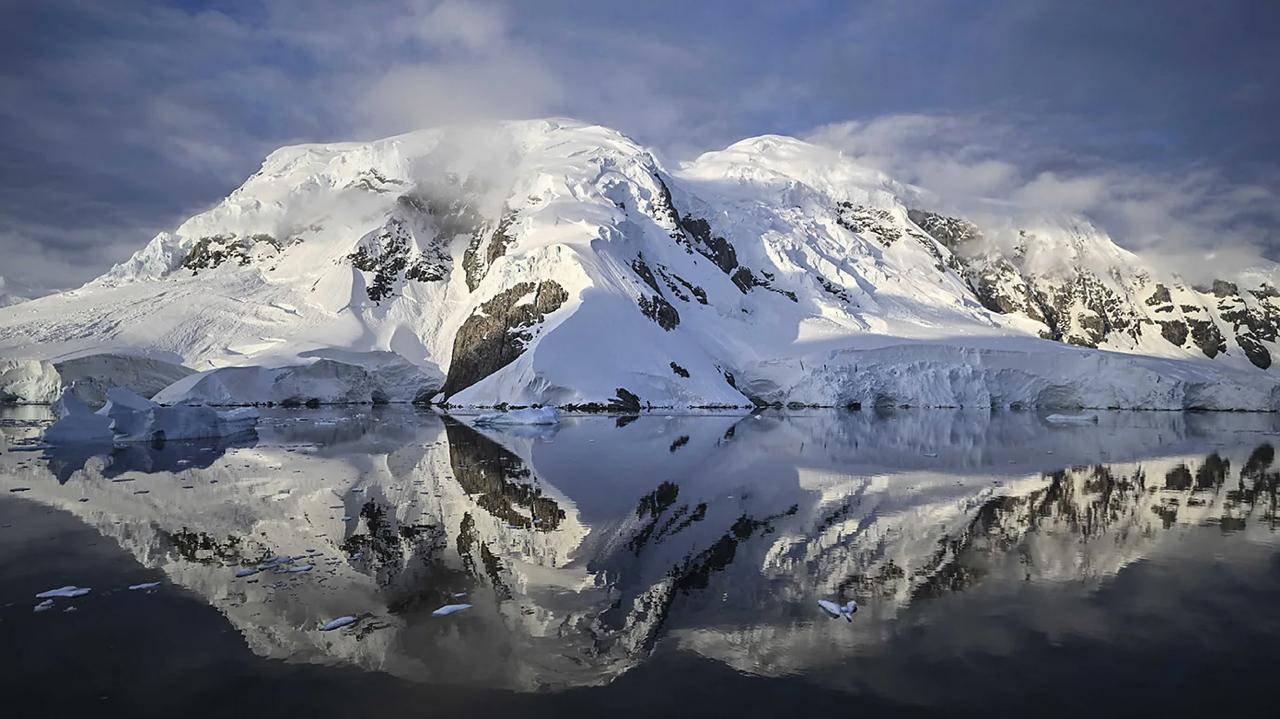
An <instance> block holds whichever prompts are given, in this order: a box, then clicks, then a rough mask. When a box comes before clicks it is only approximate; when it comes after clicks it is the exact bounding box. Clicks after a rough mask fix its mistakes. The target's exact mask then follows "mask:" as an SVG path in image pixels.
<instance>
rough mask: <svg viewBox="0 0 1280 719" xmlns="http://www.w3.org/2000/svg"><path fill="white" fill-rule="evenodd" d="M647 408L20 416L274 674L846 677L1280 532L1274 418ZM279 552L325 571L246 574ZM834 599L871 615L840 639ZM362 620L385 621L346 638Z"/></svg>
mask: <svg viewBox="0 0 1280 719" xmlns="http://www.w3.org/2000/svg"><path fill="white" fill-rule="evenodd" d="M624 419H625V421H622V420H621V419H618V418H612V417H587V418H574V419H570V420H568V421H566V422H565V423H564V424H563V425H562V426H560V427H559V428H558V429H556V430H555V431H554V432H541V431H540V432H533V433H529V432H523V431H519V430H507V431H493V430H477V429H476V428H474V427H472V426H471V425H470V424H469V421H468V419H467V418H451V417H440V416H437V415H435V414H431V413H425V412H414V411H407V410H397V409H394V408H385V409H379V410H377V411H364V412H352V413H337V412H335V413H300V412H289V411H280V412H276V413H273V414H269V415H268V416H267V418H266V420H265V421H264V423H263V425H262V426H261V427H260V428H259V436H258V437H257V438H256V439H250V440H242V441H241V442H239V443H237V442H224V443H219V444H215V445H203V446H201V445H180V444H179V443H170V444H169V445H166V446H164V447H151V446H149V445H139V446H136V447H129V448H125V449H118V448H117V449H111V448H97V449H90V450H86V451H84V452H81V453H80V454H76V455H75V456H68V455H67V454H66V453H63V452H58V453H54V454H46V455H45V456H44V457H43V458H41V457H40V455H38V454H37V453H35V452H31V451H27V449H28V447H24V446H23V443H24V442H26V441H29V440H30V439H31V438H32V437H33V436H34V434H35V432H36V431H37V430H34V429H32V427H31V426H29V425H27V424H11V425H9V426H6V427H4V431H5V433H6V435H7V436H8V439H9V442H10V451H6V452H5V453H4V454H3V455H0V475H2V476H3V478H2V479H0V482H3V484H4V486H5V487H6V488H7V489H10V490H13V489H22V490H24V491H23V492H22V493H21V495H20V496H21V497H22V498H24V499H26V500H30V501H34V502H40V503H43V504H47V505H50V506H55V507H59V508H62V509H65V510H67V511H69V512H71V513H73V514H75V515H76V516H78V517H79V518H80V519H82V520H83V521H84V522H86V523H87V524H89V525H90V526H92V527H94V528H95V529H96V530H97V531H99V532H100V533H102V534H103V535H104V536H108V537H111V538H113V539H115V540H116V541H117V542H118V543H119V544H120V545H121V546H122V547H123V548H125V549H126V550H128V551H129V552H130V553H132V554H133V556H134V557H135V558H136V559H137V560H138V562H140V563H141V564H143V565H146V566H148V567H153V568H158V569H160V570H162V571H163V572H164V573H165V574H166V575H167V576H168V578H169V579H170V581H172V582H173V583H175V584H178V585H180V586H182V587H185V588H187V589H189V590H191V591H192V592H194V593H195V594H197V595H198V596H201V597H203V598H204V599H205V600H206V601H208V602H209V603H210V604H212V605H214V606H215V607H217V608H218V609H219V610H220V611H221V612H222V613H223V614H224V615H225V616H226V617H227V619H228V620H229V621H230V622H231V624H232V625H233V626H234V627H235V628H236V630H237V631H239V632H240V633H241V634H242V635H243V636H244V638H245V640H246V641H247V642H248V644H249V645H250V647H251V648H252V649H253V650H254V651H255V652H256V653H258V654H259V655H261V656H266V657H274V658H282V659H290V660H294V661H312V662H325V663H334V662H337V663H349V664H354V665H356V666H359V667H363V668H367V669H370V670H376V671H381V672H388V673H391V674H395V675H398V676H402V677H406V678H411V679H416V680H431V681H446V682H465V683H478V684H483V685H486V686H502V687H511V688H517V689H524V690H530V689H554V688H561V687H569V686H577V685H587V684H598V683H602V682H606V681H608V680H610V679H612V678H614V677H616V676H618V675H620V674H621V673H624V672H626V671H627V670H629V669H631V668H633V667H635V666H637V665H638V664H639V663H641V662H644V661H645V659H646V658H647V657H648V656H649V655H650V654H651V652H653V651H654V648H655V647H656V646H657V645H658V644H659V643H660V642H663V641H668V642H672V643H676V644H678V645H679V646H681V647H682V648H686V649H688V650H691V651H695V652H698V653H700V654H702V655H704V656H706V657H710V658H713V659H715V660H717V661H719V662H723V663H725V664H727V665H729V666H732V667H734V668H736V669H739V670H742V671H746V672H751V673H754V674H765V675H784V674H813V675H821V674H822V670H823V668H824V667H830V666H836V665H838V664H839V663H840V662H841V661H842V660H843V659H846V658H848V657H851V656H855V655H860V654H865V653H867V652H874V651H876V647H878V646H881V645H883V644H884V643H885V642H886V641H887V640H888V638H889V637H890V636H891V635H892V634H893V632H894V631H895V626H896V623H897V622H899V621H901V620H900V617H901V616H902V615H903V614H904V613H905V612H910V611H919V608H921V607H927V606H928V605H929V604H930V603H933V602H938V601H940V600H945V599H946V598H948V597H951V596H955V595H957V593H966V592H971V591H975V590H982V591H992V590H995V589H998V588H1002V587H1015V586H1020V585H1026V584H1030V585H1035V586H1054V585H1056V584H1062V583H1070V584H1072V585H1081V584H1083V585H1086V586H1097V585H1099V584H1101V583H1103V582H1106V581H1107V580H1108V579H1109V578H1111V577H1114V576H1115V575H1116V574H1117V573H1118V572H1119V571H1120V570H1121V569H1123V568H1124V567H1126V566H1128V565H1130V564H1132V563H1133V562H1135V561H1138V560H1141V559H1143V558H1144V557H1148V556H1150V555H1152V554H1153V553H1155V552H1158V551H1160V548H1161V547H1162V546H1163V544H1164V543H1165V542H1166V541H1167V539H1168V538H1169V537H1171V536H1176V535H1177V534H1178V533H1179V532H1180V531H1181V530H1183V529H1185V528H1189V527H1202V526H1206V525H1208V526H1213V527H1215V528H1217V529H1218V530H1220V531H1222V532H1225V533H1230V534H1231V535H1232V536H1236V537H1240V538H1243V539H1246V540H1248V541H1254V542H1271V541H1273V539H1272V538H1273V536H1274V532H1275V529H1276V526H1277V513H1276V493H1277V485H1278V484H1280V467H1277V466H1275V451H1274V445H1273V441H1275V437H1274V435H1275V434H1276V432H1277V426H1276V419H1275V418H1273V417H1270V416H1256V415H1195V414H1174V413H1145V414H1143V413H1130V414H1124V413H1114V414H1104V415H1102V416H1101V418H1100V422H1099V423H1098V424H1096V425H1072V426H1065V427H1064V426H1054V425H1050V424H1046V423H1045V422H1044V421H1043V420H1042V419H1041V418H1040V417H1038V416H1036V415H1035V414H1032V413H998V414H991V413H970V412H903V413H892V414H882V415H873V414H869V413H868V414H864V413H846V412H812V413H807V414H806V413H800V414H773V413H765V414H759V415H751V416H746V417H742V416H700V417H663V416H653V415H647V416H641V417H629V418H624ZM122 480H124V481H122ZM280 555H287V556H290V557H296V558H298V559H297V561H298V563H302V562H305V566H309V567H310V569H307V570H305V571H298V572H290V571H287V569H288V567H284V566H278V567H274V568H269V569H267V570H266V571H263V572H260V573H259V574H256V575H253V576H245V577H236V572H237V570H239V569H241V568H244V567H253V566H258V565H259V564H260V563H262V562H264V561H266V560H268V559H269V558H271V557H276V556H280ZM298 563H295V564H294V565H291V567H297V566H300V564H298ZM819 598H823V599H831V600H834V601H838V602H843V601H845V600H848V599H856V600H857V601H858V602H859V604H860V605H861V606H862V611H860V612H859V614H858V615H857V617H856V620H855V621H854V622H853V623H851V624H846V623H844V622H838V623H832V622H830V621H829V620H827V618H826V617H825V615H823V614H822V613H821V612H820V611H819V610H818V609H817V607H816V605H815V602H816V600H817V599H819ZM460 601H465V602H468V603H470V604H472V608H471V609H469V610H467V611H465V612H462V613H459V614H455V615H452V616H450V617H447V618H441V617H434V616H432V615H431V612H432V611H433V610H435V609H436V608H438V607H440V606H442V605H445V604H450V603H456V602H460ZM343 615H355V616H358V617H359V618H360V621H358V622H357V623H356V624H354V625H352V626H351V627H350V628H348V629H345V630H341V631H336V632H327V633H322V632H319V631H318V628H319V626H320V625H321V624H323V623H324V622H325V621H328V620H329V619H332V618H334V617H338V616H343ZM827 681H830V682H832V683H836V684H838V683H839V682H841V681H843V679H841V678H840V677H838V676H833V677H831V678H830V679H828V680H827Z"/></svg>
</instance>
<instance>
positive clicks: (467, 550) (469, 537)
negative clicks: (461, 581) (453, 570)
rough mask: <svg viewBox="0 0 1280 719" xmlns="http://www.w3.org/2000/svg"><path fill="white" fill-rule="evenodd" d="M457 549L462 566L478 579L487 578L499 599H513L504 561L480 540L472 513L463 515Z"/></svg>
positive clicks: (459, 527)
mask: <svg viewBox="0 0 1280 719" xmlns="http://www.w3.org/2000/svg"><path fill="white" fill-rule="evenodd" d="M457 547H458V556H460V557H461V558H462V564H463V566H464V567H466V569H467V571H468V572H470V573H471V574H472V575H474V576H476V577H480V576H483V577H485V578H487V579H488V580H489V584H490V586H492V587H493V591H494V594H496V595H498V598H499V599H503V600H505V599H510V598H511V596H512V594H511V587H510V585H509V584H508V583H507V580H506V579H505V578H504V576H503V575H504V573H505V571H506V568H505V567H504V566H503V564H502V560H501V559H500V558H499V557H498V556H497V555H496V554H494V553H493V552H492V551H491V550H490V549H489V545H487V544H485V543H484V541H483V540H481V539H480V536H479V533H477V532H476V520H475V517H472V516H471V513H470V512H467V513H465V514H463V515H462V522H461V523H460V524H459V526H458V538H457ZM477 547H479V554H480V562H479V564H478V565H477V563H476V557H475V555H476V548H477ZM482 572H483V574H482Z"/></svg>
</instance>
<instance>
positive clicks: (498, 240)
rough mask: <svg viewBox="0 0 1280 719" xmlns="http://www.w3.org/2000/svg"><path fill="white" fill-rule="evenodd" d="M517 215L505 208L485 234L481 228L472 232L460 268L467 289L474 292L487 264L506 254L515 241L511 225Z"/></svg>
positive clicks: (487, 266)
mask: <svg viewBox="0 0 1280 719" xmlns="http://www.w3.org/2000/svg"><path fill="white" fill-rule="evenodd" d="M518 217H519V215H518V214H517V213H516V212H515V210H507V211H506V212H504V213H503V214H502V218H501V219H500V220H498V224H497V225H496V226H495V227H494V228H493V231H492V232H490V233H488V235H487V236H486V233H485V232H484V229H483V228H481V229H478V230H476V231H475V232H474V233H473V234H472V236H471V244H469V245H467V249H466V252H464V253H463V255H462V269H463V271H464V272H466V273H467V289H469V290H471V291H472V292H474V291H475V289H476V288H477V287H479V286H480V281H481V280H483V279H484V276H485V274H486V273H488V271H489V266H490V265H492V264H493V262H494V261H495V260H497V259H498V258H499V257H502V256H503V255H504V254H506V252H507V248H508V247H510V246H511V244H512V243H513V242H515V240H516V238H515V231H514V229H513V225H515V222H516V219H517V218H518Z"/></svg>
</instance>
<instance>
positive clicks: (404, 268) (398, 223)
mask: <svg viewBox="0 0 1280 719" xmlns="http://www.w3.org/2000/svg"><path fill="white" fill-rule="evenodd" d="M347 260H349V261H350V262H351V265H352V266H353V267H355V268H356V269H358V270H360V271H361V272H371V273H373V282H371V283H369V284H368V285H367V286H366V287H365V293H366V294H368V296H369V299H370V300H373V301H374V302H381V301H382V300H384V299H386V298H387V297H389V296H391V295H392V294H393V293H394V292H395V288H396V286H397V285H398V284H399V282H400V281H401V278H402V277H403V279H405V280H411V281H417V282H438V281H440V280H443V279H444V278H445V277H447V276H448V272H449V262H450V260H449V256H448V254H447V253H446V252H445V249H444V248H443V247H442V246H441V245H440V244H439V243H437V242H430V243H428V245H427V247H426V249H424V250H422V251H419V250H417V249H415V248H414V242H413V233H412V231H411V230H410V229H409V226H408V223H407V222H406V221H405V220H402V219H399V218H392V219H390V220H388V221H387V223H386V224H385V225H383V226H382V227H381V228H379V229H378V230H375V231H373V232H370V233H369V234H367V235H365V236H364V237H363V238H361V239H360V244H359V245H358V246H357V247H356V249H355V251H354V252H352V253H351V254H349V255H347Z"/></svg>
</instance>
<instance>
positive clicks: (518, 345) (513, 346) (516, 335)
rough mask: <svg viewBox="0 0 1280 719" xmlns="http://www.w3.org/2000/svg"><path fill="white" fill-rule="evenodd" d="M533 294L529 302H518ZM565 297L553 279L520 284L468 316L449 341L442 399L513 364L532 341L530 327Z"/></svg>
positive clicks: (567, 296)
mask: <svg viewBox="0 0 1280 719" xmlns="http://www.w3.org/2000/svg"><path fill="white" fill-rule="evenodd" d="M530 294H533V295H534V300H533V302H531V303H529V302H524V303H521V300H523V299H524V298H525V297H527V296H528V295H530ZM568 299H569V294H568V293H567V292H565V290H564V288H563V287H561V286H560V284H559V283H557V282H555V281H554V280H545V281H543V282H539V283H537V284H534V283H532V282H521V283H519V284H517V285H515V286H513V287H511V288H510V289H508V290H505V291H503V292H500V293H498V294H497V295H495V296H494V297H493V298H492V299H490V300H489V301H488V302H485V303H484V304H482V305H481V306H480V311H479V312H478V313H476V314H473V315H471V316H470V317H468V318H467V320H466V321H465V322H463V323H462V327H460V328H459V329H458V334H457V336H456V337H454V340H453V361H452V362H450V363H449V375H448V377H447V378H445V383H444V388H443V392H444V393H445V395H446V396H448V395H452V394H454V393H456V392H458V391H460V390H463V389H466V388H467V387H470V386H471V385H473V384H475V383H476V382H479V381H480V380H482V379H484V378H485V377H488V376H489V375H491V374H493V373H494V372H497V371H498V370H500V369H502V368H503V367H506V366H507V365H509V364H511V363H512V362H514V361H515V359H516V358H517V357H519V356H520V354H521V353H522V352H524V350H525V347H526V346H528V343H529V342H530V341H531V340H532V339H533V333H532V332H531V331H530V328H532V327H533V326H534V325H537V324H539V323H541V322H542V321H543V319H544V318H545V317H546V316H547V315H548V314H551V313H552V312H554V311H556V310H557V309H559V308H560V306H561V305H563V304H564V303H565V302H566V301H567V300H568Z"/></svg>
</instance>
